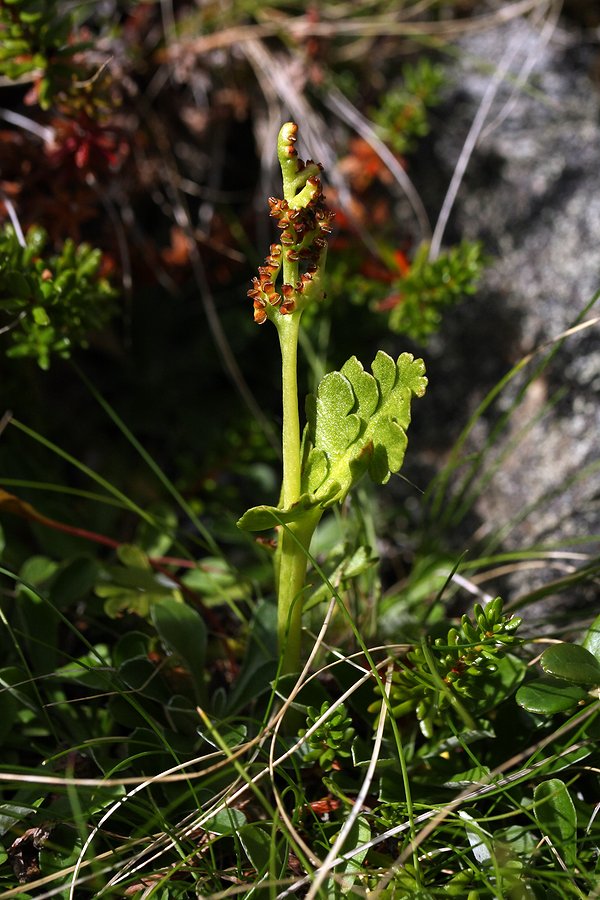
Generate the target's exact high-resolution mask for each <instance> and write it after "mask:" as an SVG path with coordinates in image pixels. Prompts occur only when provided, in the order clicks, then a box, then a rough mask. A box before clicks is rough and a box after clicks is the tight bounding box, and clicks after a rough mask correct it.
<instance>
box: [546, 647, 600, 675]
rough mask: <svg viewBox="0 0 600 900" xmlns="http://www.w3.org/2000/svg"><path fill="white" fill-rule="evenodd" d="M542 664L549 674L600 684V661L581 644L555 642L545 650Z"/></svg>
mask: <svg viewBox="0 0 600 900" xmlns="http://www.w3.org/2000/svg"><path fill="white" fill-rule="evenodd" d="M540 665H541V667H542V669H543V670H544V672H546V673H547V674H548V675H554V677H555V678H564V680H565V681H572V682H573V683H574V684H589V685H595V684H600V663H599V662H598V660H597V659H596V657H595V656H592V654H591V653H590V652H589V650H586V649H585V647H581V646H580V645H579V644H555V645H554V646H553V647H549V648H548V649H547V650H544V652H543V653H542V656H541V658H540Z"/></svg>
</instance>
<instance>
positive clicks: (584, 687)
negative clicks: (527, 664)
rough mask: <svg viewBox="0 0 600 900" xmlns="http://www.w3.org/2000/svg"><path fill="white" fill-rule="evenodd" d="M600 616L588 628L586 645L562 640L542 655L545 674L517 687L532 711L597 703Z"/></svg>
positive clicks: (520, 700)
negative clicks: (562, 641) (567, 642)
mask: <svg viewBox="0 0 600 900" xmlns="http://www.w3.org/2000/svg"><path fill="white" fill-rule="evenodd" d="M599 633H600V616H598V618H596V620H595V621H594V622H593V623H592V625H591V626H590V628H589V629H588V631H587V633H586V635H585V638H584V641H583V645H580V644H565V643H558V644H553V645H552V646H551V647H548V648H547V649H546V650H544V652H543V653H542V655H541V657H540V666H541V668H542V669H543V671H544V673H545V674H544V675H543V676H542V678H534V679H533V680H532V681H529V682H527V684H524V685H523V686H522V687H520V688H519V690H518V691H517V697H516V699H517V703H518V704H519V705H520V706H522V707H523V709H526V710H527V711H528V712H532V713H536V714H537V715H541V716H553V715H556V714H557V713H564V712H569V711H570V710H573V709H575V708H577V707H582V706H585V705H586V704H587V703H593V702H594V701H595V700H597V698H598V688H599V687H600V642H599V641H598V634H599Z"/></svg>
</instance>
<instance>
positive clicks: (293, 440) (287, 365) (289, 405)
mask: <svg viewBox="0 0 600 900" xmlns="http://www.w3.org/2000/svg"><path fill="white" fill-rule="evenodd" d="M299 330H300V313H293V314H292V315H291V316H282V317H281V319H280V320H279V321H278V323H277V331H278V333H279V346H280V347H281V389H282V395H283V430H282V456H283V481H282V485H281V501H282V504H283V506H284V508H287V507H289V506H291V505H292V503H295V502H296V500H297V499H298V497H299V496H300V466H301V459H300V418H299V415H298V376H297V365H298V333H299Z"/></svg>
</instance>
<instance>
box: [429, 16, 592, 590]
mask: <svg viewBox="0 0 600 900" xmlns="http://www.w3.org/2000/svg"><path fill="white" fill-rule="evenodd" d="M594 52H595V53H596V54H597V52H598V50H597V47H596V48H593V47H591V46H590V47H588V46H586V45H585V43H584V42H583V41H582V39H581V35H579V34H577V33H575V32H574V31H569V30H566V26H564V25H561V26H558V27H557V28H556V29H554V30H552V29H550V28H549V27H546V28H544V26H543V25H539V26H537V27H536V26H535V25H533V24H531V22H529V21H525V20H522V19H520V20H517V21H514V22H512V23H510V24H508V25H506V26H504V27H501V28H498V29H497V30H494V31H489V32H485V33H482V34H474V35H470V36H468V37H466V38H464V39H463V40H462V42H461V54H460V57H459V58H458V60H457V63H456V67H455V69H454V71H453V72H452V73H451V74H452V76H453V81H454V83H453V86H451V87H449V91H448V97H447V102H446V105H445V107H444V110H443V112H442V113H441V115H440V119H439V121H438V123H437V125H436V126H435V128H434V131H435V139H434V145H433V153H434V155H435V159H436V163H437V166H438V172H439V175H438V177H440V178H441V179H442V180H443V181H445V183H446V184H447V183H448V181H449V179H450V177H451V175H452V172H453V170H454V167H455V165H456V162H457V160H458V158H459V156H460V153H461V150H462V147H463V143H464V141H465V138H466V136H467V133H468V131H469V128H470V127H471V123H472V121H473V119H474V117H475V115H476V114H477V110H478V108H479V106H480V104H481V103H482V102H485V98H486V92H488V91H489V90H490V87H489V86H490V81H491V79H493V77H494V74H493V73H494V69H495V67H496V66H503V65H505V63H506V60H507V59H508V58H510V65H509V66H508V75H507V77H506V78H504V79H503V80H502V82H501V83H500V84H499V85H498V90H497V92H496V95H495V97H494V99H493V102H492V104H491V108H490V111H489V115H488V116H487V118H486V124H485V126H484V129H483V132H482V134H481V137H480V140H479V141H478V144H477V146H476V149H475V152H474V154H473V156H472V158H471V160H470V162H469V166H468V168H467V171H466V175H465V179H464V181H463V184H462V185H461V188H460V191H459V194H458V197H457V202H456V204H455V206H454V209H453V213H452V217H451V220H450V225H449V231H448V240H449V241H450V240H454V239H457V238H458V239H459V238H460V237H468V238H470V239H479V240H483V242H484V244H485V246H486V248H487V250H488V251H489V252H490V253H491V255H492V258H493V261H492V264H491V265H490V266H489V267H488V269H487V272H486V275H485V277H484V280H483V283H482V286H481V290H480V291H479V293H478V295H477V298H476V299H474V300H473V301H467V303H465V304H464V305H463V307H462V308H461V309H460V311H458V312H457V313H456V314H452V313H451V314H450V315H448V317H447V321H448V328H444V334H443V336H442V337H441V338H440V339H439V340H438V341H436V342H435V343H434V344H433V346H432V347H431V348H430V352H429V351H428V352H427V353H426V354H425V356H426V359H427V361H428V374H429V376H430V380H431V383H432V391H431V394H432V399H431V400H430V406H429V416H428V421H429V423H430V424H429V427H430V428H431V429H432V434H431V435H430V437H431V439H432V441H433V440H434V438H433V431H434V430H435V428H436V427H437V428H438V429H439V422H440V420H441V421H444V422H445V423H448V420H449V417H448V412H447V411H446V414H445V415H444V407H445V406H446V404H451V403H453V404H454V407H452V406H449V407H448V409H452V408H454V409H456V406H457V404H456V397H457V396H459V397H461V398H464V400H465V404H466V405H468V406H469V407H470V408H471V409H473V408H474V407H475V405H476V403H477V402H479V401H480V400H481V398H482V396H483V394H482V393H480V394H477V395H475V394H474V393H473V390H472V387H471V385H473V384H476V385H477V386H478V388H479V387H480V386H481V385H482V384H483V385H484V387H485V386H487V387H491V386H492V385H493V384H494V383H495V382H496V380H497V379H498V378H499V377H501V375H502V374H504V373H505V372H506V371H507V370H508V369H509V368H510V366H511V364H514V363H515V362H517V361H518V360H519V359H520V358H521V357H522V356H523V355H525V354H526V353H529V352H531V351H532V350H533V349H534V348H536V347H539V346H540V344H543V343H544V342H549V341H552V339H554V338H556V337H557V336H558V335H560V334H561V333H562V332H563V331H564V330H566V329H568V328H569V327H570V326H572V325H573V323H574V321H575V320H576V317H577V316H578V315H579V314H580V313H581V312H582V310H583V309H584V307H585V305H586V304H587V303H588V302H589V301H590V299H591V298H592V296H593V295H594V293H595V292H596V291H598V289H599V288H600V91H599V90H598V86H597V84H595V83H594V81H593V80H592V77H591V73H592V71H593V63H594V62H595V60H594ZM524 70H527V72H528V78H527V83H526V84H522V83H520V76H521V74H522V73H523V71H524ZM598 314H600V303H599V304H597V306H596V307H595V308H593V309H592V310H591V311H589V312H588V313H587V315H586V318H592V317H595V316H596V315H598ZM599 331H600V328H599V326H598V325H596V326H592V327H591V328H588V329H585V330H583V331H582V332H581V333H579V334H576V335H573V336H572V337H569V338H568V339H567V340H566V341H565V343H564V344H563V346H562V347H561V348H560V349H559V350H558V352H557V354H556V356H555V358H554V359H553V361H552V363H551V365H550V366H549V367H548V368H547V369H546V370H545V371H544V373H543V374H542V375H541V377H540V378H538V379H537V380H536V381H535V382H533V384H532V385H531V387H530V389H529V390H528V391H527V393H526V395H525V398H524V401H523V403H522V404H521V405H520V406H519V407H518V408H517V409H516V410H515V412H514V413H513V414H512V415H511V416H510V420H509V425H508V428H507V430H506V432H505V436H504V438H503V439H502V441H501V442H500V444H499V445H498V447H497V452H503V451H504V450H506V448H508V447H509V446H511V442H514V448H513V450H512V452H511V453H510V455H508V456H507V458H506V459H505V460H504V462H503V463H502V466H501V467H500V468H499V471H498V473H497V474H496V475H495V477H494V478H493V479H492V481H491V482H490V483H489V485H488V486H487V487H486V489H485V491H484V492H483V493H482V495H481V496H480V498H479V499H478V501H477V503H476V505H475V508H474V512H475V513H476V514H477V516H478V517H479V521H480V522H482V523H485V524H484V525H483V526H482V528H481V529H480V532H479V534H478V537H482V536H485V531H486V530H487V532H489V533H490V534H491V533H493V532H494V531H496V530H498V529H500V530H501V531H502V534H503V540H502V546H503V547H504V548H507V549H527V548H529V547H532V546H534V545H540V544H544V545H548V544H558V545H559V546H560V547H561V548H569V547H570V548H571V551H572V552H573V554H576V553H578V552H585V553H591V552H592V550H593V549H594V546H593V545H592V546H590V545H585V546H582V545H581V544H580V543H578V539H588V538H590V537H591V536H593V535H596V536H598V535H600V503H599V498H600V452H599V444H600V402H599V398H600V344H599V340H598V336H599ZM539 358H541V357H539ZM436 383H437V384H440V383H442V384H447V385H448V387H447V389H446V396H445V395H444V393H443V391H442V393H441V394H440V393H439V392H437V399H433V395H435V394H436V387H435V385H436ZM522 383H523V382H522V381H521V384H522ZM483 393H485V391H483ZM516 394H517V387H516V386H515V385H513V386H511V387H510V388H509V389H508V390H507V391H506V392H504V394H503V395H502V397H501V399H500V401H499V404H498V405H497V406H496V407H495V408H494V410H492V411H491V413H490V415H489V416H486V418H485V419H484V420H482V422H481V423H480V424H479V426H478V428H477V434H476V443H478V444H481V442H482V441H484V440H485V439H486V436H487V435H488V434H489V431H490V428H491V424H492V422H493V420H494V418H495V417H497V416H498V414H499V413H500V412H501V411H503V410H505V409H507V408H508V407H509V406H510V404H511V403H512V401H513V400H514V398H515V396H516ZM461 418H462V421H463V422H464V421H465V419H466V416H465V415H464V412H463V414H462V416H461ZM450 427H452V425H451V424H450ZM446 433H447V425H446ZM441 446H443V441H442V442H441ZM493 455H495V454H493ZM529 507H531V512H530V514H525V513H526V512H527V509H528V508H529ZM511 523H513V527H511ZM595 549H596V551H597V549H598V543H596V545H595ZM580 564H581V560H578V559H577V558H576V556H575V555H574V556H573V558H572V559H569V558H564V559H562V560H557V561H556V568H555V569H554V570H553V571H552V575H553V576H554V577H560V575H561V574H565V572H567V571H569V570H570V568H571V567H572V566H577V565H580ZM547 580H549V573H548V570H547V569H546V570H545V571H543V573H542V574H541V575H540V576H539V582H538V581H537V580H536V575H535V573H534V574H533V575H532V574H531V573H530V574H528V575H527V577H526V582H524V581H523V577H522V576H519V578H518V582H513V587H514V588H515V589H516V590H517V592H519V591H520V590H525V589H531V588H532V587H534V586H535V585H536V583H541V582H542V581H547Z"/></svg>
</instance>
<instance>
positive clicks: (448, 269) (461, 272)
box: [380, 241, 484, 342]
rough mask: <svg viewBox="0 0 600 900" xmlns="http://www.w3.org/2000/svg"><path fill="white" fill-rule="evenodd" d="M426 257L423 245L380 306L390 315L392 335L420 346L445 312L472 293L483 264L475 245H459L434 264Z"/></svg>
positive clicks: (441, 255) (427, 248)
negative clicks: (409, 338) (416, 342)
mask: <svg viewBox="0 0 600 900" xmlns="http://www.w3.org/2000/svg"><path fill="white" fill-rule="evenodd" d="M428 253H429V247H428V245H426V244H424V245H423V246H422V247H421V248H420V250H419V251H418V253H417V255H416V257H415V259H414V260H413V262H412V265H411V266H410V269H409V270H408V272H407V273H406V275H404V276H403V277H402V278H400V279H398V280H397V281H394V282H393V285H392V288H393V293H392V294H391V296H390V297H388V299H387V300H385V301H383V303H381V304H380V308H381V309H389V311H390V313H389V319H388V322H389V326H390V328H391V329H392V331H397V332H401V333H402V334H407V335H409V337H411V338H412V339H413V340H415V341H419V342H424V341H426V340H427V338H428V337H429V336H430V335H431V334H433V333H434V332H436V331H437V330H438V329H439V327H440V325H441V322H442V312H443V310H444V309H446V308H447V307H450V306H452V305H454V304H456V303H458V302H459V301H460V300H462V299H463V297H465V296H467V295H469V294H474V293H475V289H476V287H477V282H478V280H479V278H480V276H481V272H482V269H483V263H484V259H483V251H482V247H481V244H480V243H478V242H471V241H462V243H460V244H459V245H458V246H457V247H452V248H451V249H450V250H448V251H446V252H445V253H441V254H440V255H439V256H438V257H437V259H434V260H430V259H429V257H428Z"/></svg>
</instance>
